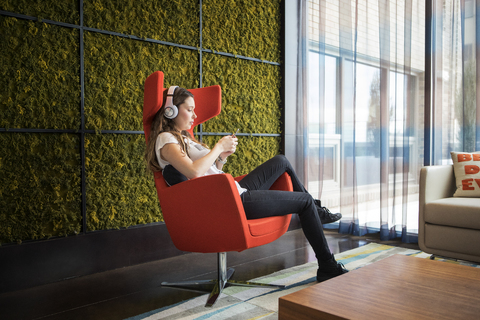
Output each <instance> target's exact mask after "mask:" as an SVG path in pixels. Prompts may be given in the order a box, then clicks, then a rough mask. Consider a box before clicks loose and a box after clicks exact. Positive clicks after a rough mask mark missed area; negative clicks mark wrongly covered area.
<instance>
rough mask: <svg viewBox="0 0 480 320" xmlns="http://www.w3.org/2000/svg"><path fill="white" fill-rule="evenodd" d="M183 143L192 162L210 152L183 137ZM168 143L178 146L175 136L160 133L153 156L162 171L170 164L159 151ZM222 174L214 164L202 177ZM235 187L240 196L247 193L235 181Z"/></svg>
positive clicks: (168, 133)
mask: <svg viewBox="0 0 480 320" xmlns="http://www.w3.org/2000/svg"><path fill="white" fill-rule="evenodd" d="M184 141H185V143H186V145H187V148H188V154H189V155H190V159H192V161H196V160H198V159H200V158H202V157H204V156H205V155H207V154H208V153H209V152H210V150H209V149H207V148H205V147H204V146H202V145H201V144H199V143H196V142H195V141H193V140H190V139H188V138H187V137H184ZM168 143H174V144H179V143H178V140H177V138H175V136H174V135H173V134H171V133H170V132H162V133H160V134H159V135H158V137H157V141H156V142H155V154H156V156H157V161H158V164H160V167H161V168H162V169H164V168H165V167H166V166H167V165H169V164H170V163H169V162H168V161H166V160H163V159H162V157H161V156H160V150H161V149H162V148H163V147H164V146H165V145H166V144H168ZM222 173H224V172H223V171H222V170H220V169H218V168H217V166H216V165H215V163H214V164H213V165H212V166H211V167H210V168H208V170H207V172H205V174H204V176H208V175H212V174H222ZM235 185H236V186H237V190H238V193H239V194H242V193H243V192H245V191H247V189H245V188H242V187H241V186H240V185H239V184H238V182H237V181H235Z"/></svg>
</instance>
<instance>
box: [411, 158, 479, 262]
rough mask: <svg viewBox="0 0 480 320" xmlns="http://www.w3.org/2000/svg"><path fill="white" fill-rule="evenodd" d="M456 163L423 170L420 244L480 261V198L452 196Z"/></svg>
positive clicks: (438, 252)
mask: <svg viewBox="0 0 480 320" xmlns="http://www.w3.org/2000/svg"><path fill="white" fill-rule="evenodd" d="M455 189H456V186H455V176H454V173H453V165H446V166H429V167H423V168H422V169H421V171H420V201H419V202H420V208H419V209H420V212H419V226H418V244H419V246H420V249H421V250H423V251H425V252H427V253H431V254H433V255H437V256H443V257H449V258H454V259H461V260H468V261H474V262H480V198H460V197H453V193H454V192H455Z"/></svg>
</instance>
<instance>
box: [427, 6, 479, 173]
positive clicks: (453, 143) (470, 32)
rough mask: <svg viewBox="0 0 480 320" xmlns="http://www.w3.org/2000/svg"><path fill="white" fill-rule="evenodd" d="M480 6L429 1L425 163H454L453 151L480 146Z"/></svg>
mask: <svg viewBox="0 0 480 320" xmlns="http://www.w3.org/2000/svg"><path fill="white" fill-rule="evenodd" d="M479 8H480V1H474V0H462V1H460V0H457V1H454V0H431V1H429V2H428V6H427V22H428V24H427V27H429V32H428V33H427V38H426V41H427V53H428V60H427V69H428V70H427V73H426V78H427V82H426V92H427V93H428V97H429V98H430V99H429V100H430V101H431V103H430V105H427V108H426V115H427V122H426V123H427V126H426V131H425V133H426V136H428V137H429V139H428V140H427V142H429V143H426V144H425V151H426V157H425V164H426V165H438V164H448V163H451V158H450V152H451V151H466V152H471V151H479V150H480V82H479V75H480V65H479V64H477V63H476V61H477V58H479V57H480V50H479V49H478V48H479V44H480V39H479V38H480V31H479V30H480V21H478V20H477V19H476V16H477V12H479ZM427 101H428V100H427Z"/></svg>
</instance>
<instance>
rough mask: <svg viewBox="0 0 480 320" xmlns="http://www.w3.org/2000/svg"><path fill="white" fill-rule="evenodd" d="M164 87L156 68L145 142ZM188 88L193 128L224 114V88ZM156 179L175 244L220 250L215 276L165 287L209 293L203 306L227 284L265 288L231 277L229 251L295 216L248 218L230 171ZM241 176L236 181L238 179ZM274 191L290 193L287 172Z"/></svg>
mask: <svg viewBox="0 0 480 320" xmlns="http://www.w3.org/2000/svg"><path fill="white" fill-rule="evenodd" d="M166 90H167V89H165V88H164V87H163V72H160V71H157V72H154V73H153V74H151V75H150V76H149V77H148V78H147V79H146V81H145V91H144V107H143V127H144V131H145V138H146V140H147V142H148V136H149V133H150V125H151V121H152V119H153V117H154V115H155V114H156V113H157V111H158V110H159V109H160V108H161V107H162V103H163V94H164V92H165V91H166ZM189 91H191V92H192V93H193V94H194V98H195V106H196V107H195V113H196V114H197V118H196V119H195V123H194V126H196V125H198V124H200V123H203V122H205V121H206V120H208V119H211V118H213V117H215V116H216V115H218V114H219V113H220V111H221V88H220V86H211V87H206V88H200V89H190V90H189ZM191 130H193V127H192V129H191ZM190 133H192V132H190ZM154 177H155V186H156V189H157V194H158V198H159V201H160V206H161V207H162V213H163V218H164V221H165V224H166V226H167V229H168V232H169V234H170V236H171V238H172V241H173V243H174V245H175V246H176V247H177V248H178V249H179V250H182V251H189V252H202V253H212V252H215V253H217V254H218V278H217V279H215V280H208V281H193V282H192V281H191V282H181V283H165V282H164V283H162V286H171V287H179V288H183V289H189V290H195V291H202V292H205V291H206V292H210V296H209V298H208V300H207V304H206V305H205V306H212V305H213V304H214V303H215V301H216V299H217V297H218V296H219V294H220V293H221V292H222V290H223V288H225V287H228V286H233V285H241V286H266V285H265V284H260V283H248V282H241V281H230V280H229V279H230V277H231V276H232V275H233V272H234V270H233V269H228V270H227V268H226V252H227V251H243V250H245V249H248V248H253V247H257V246H261V245H264V244H267V243H270V242H272V241H274V240H276V239H278V238H279V237H280V236H282V235H283V234H284V233H285V232H286V231H287V229H288V226H289V224H290V219H291V215H288V216H282V217H270V218H263V219H255V220H247V218H246V217H245V212H244V210H243V205H242V201H241V199H240V196H239V194H238V191H237V188H236V186H235V183H234V178H233V177H232V176H231V175H230V174H220V175H211V176H206V177H200V178H196V179H191V180H188V181H185V182H182V183H179V184H176V185H173V186H171V187H169V186H168V185H167V184H166V182H165V180H164V179H163V176H162V173H161V172H156V173H155V175H154ZM241 178H242V177H237V178H235V179H236V180H237V181H239V180H241ZM272 189H274V190H289V191H292V190H293V187H292V182H291V180H290V177H289V176H288V175H287V174H286V173H285V174H284V175H282V176H281V177H280V178H279V179H278V180H277V181H276V182H275V184H274V185H273V186H272ZM274 287H282V286H274Z"/></svg>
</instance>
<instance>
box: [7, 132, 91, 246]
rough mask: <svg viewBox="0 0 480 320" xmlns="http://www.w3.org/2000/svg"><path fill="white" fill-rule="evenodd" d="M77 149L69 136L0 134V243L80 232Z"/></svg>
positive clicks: (73, 139)
mask: <svg viewBox="0 0 480 320" xmlns="http://www.w3.org/2000/svg"><path fill="white" fill-rule="evenodd" d="M79 150H80V147H79V140H78V136H77V135H73V134H40V133H2V134H0V243H10V242H21V241H22V240H31V239H44V238H49V237H52V236H66V235H71V234H76V233H78V232H80V229H81V220H82V217H81V196H80V195H81V180H80V179H81V178H80V153H79Z"/></svg>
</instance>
